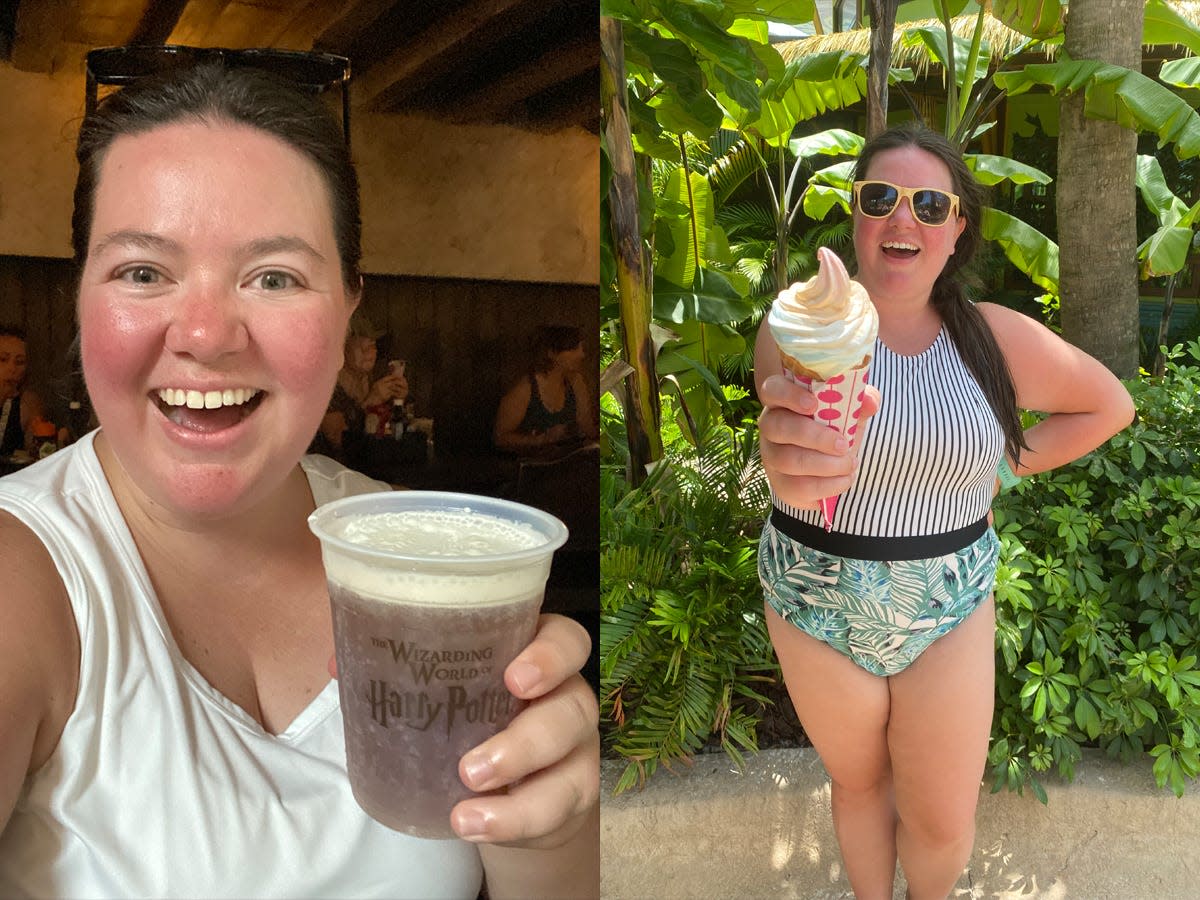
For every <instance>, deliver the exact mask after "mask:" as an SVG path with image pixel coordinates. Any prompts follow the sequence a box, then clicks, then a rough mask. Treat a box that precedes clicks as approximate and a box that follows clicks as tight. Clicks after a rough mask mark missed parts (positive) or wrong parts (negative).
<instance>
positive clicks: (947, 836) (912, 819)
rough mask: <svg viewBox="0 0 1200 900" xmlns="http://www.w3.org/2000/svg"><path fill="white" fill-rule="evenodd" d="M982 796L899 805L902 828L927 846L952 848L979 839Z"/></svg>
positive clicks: (898, 813)
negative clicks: (977, 826)
mask: <svg viewBox="0 0 1200 900" xmlns="http://www.w3.org/2000/svg"><path fill="white" fill-rule="evenodd" d="M978 800H979V797H978V795H977V794H972V795H971V796H970V797H954V798H941V800H940V801H933V800H932V799H931V800H930V801H929V802H917V803H905V802H903V801H901V802H899V803H898V804H897V809H896V812H897V815H898V816H899V818H900V824H901V827H902V828H903V829H904V830H905V831H906V832H908V834H909V836H910V837H911V838H912V839H913V840H915V841H916V842H917V843H919V844H920V845H921V846H923V847H929V848H938V847H950V846H954V845H955V844H959V843H962V842H964V841H965V842H967V843H973V842H974V839H975V811H976V808H977V806H978Z"/></svg>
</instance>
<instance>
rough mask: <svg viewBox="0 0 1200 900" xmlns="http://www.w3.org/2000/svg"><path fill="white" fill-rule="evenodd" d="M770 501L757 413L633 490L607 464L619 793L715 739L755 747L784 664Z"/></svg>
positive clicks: (605, 532) (608, 616)
mask: <svg viewBox="0 0 1200 900" xmlns="http://www.w3.org/2000/svg"><path fill="white" fill-rule="evenodd" d="M664 418H666V417H664ZM769 502H770V500H769V494H768V492H767V486H766V479H765V477H764V475H763V471H762V465H761V463H760V462H759V461H758V455H757V429H755V428H754V427H753V420H750V421H745V422H742V423H740V424H739V425H738V426H737V427H735V428H731V427H729V426H727V425H725V424H723V423H722V424H718V425H716V426H714V427H712V428H710V430H709V431H708V432H707V433H706V435H705V436H704V438H703V440H701V441H700V442H699V445H698V446H697V447H695V448H693V447H692V446H691V445H690V444H689V443H687V442H686V441H683V440H674V441H672V442H671V444H670V445H669V451H668V453H667V456H666V457H665V458H664V460H663V461H662V462H660V463H659V464H658V466H657V467H656V468H655V469H654V471H653V473H652V474H651V475H650V477H649V478H648V479H647V480H646V481H645V483H644V484H642V485H641V486H640V487H639V488H637V489H636V490H633V491H630V490H629V488H628V485H627V484H626V483H625V482H624V479H623V478H621V477H620V476H619V475H618V474H617V473H616V472H615V471H613V470H612V469H606V470H605V472H604V474H603V477H602V480H601V504H600V505H601V560H600V596H601V624H600V654H601V715H602V721H603V723H604V728H603V731H604V742H605V747H606V749H607V750H608V751H609V752H611V753H616V754H619V755H620V756H621V757H623V758H625V759H626V760H627V761H628V765H627V766H626V768H625V771H624V773H623V774H622V777H621V778H620V781H619V784H618V786H617V790H618V792H620V791H624V790H627V789H628V788H630V787H633V786H634V785H640V784H641V783H642V782H644V781H645V779H646V778H647V777H648V776H649V775H651V774H653V772H654V771H655V770H656V769H657V767H658V766H659V764H663V765H665V766H668V767H669V766H670V765H671V763H672V762H675V761H679V762H688V761H690V759H691V757H692V756H693V754H695V753H696V752H697V751H699V750H700V749H702V748H703V747H704V745H705V744H706V743H707V742H708V741H709V740H710V739H711V738H712V737H713V736H714V735H715V736H716V737H717V738H718V739H719V741H720V744H721V747H722V748H723V749H724V750H725V752H726V753H728V754H729V756H730V757H732V758H733V759H734V760H735V761H737V762H739V763H740V761H741V759H742V757H741V753H742V751H743V750H750V751H754V750H756V749H757V743H756V734H755V726H756V723H757V722H758V720H759V716H760V713H761V709H762V704H763V703H765V702H766V701H765V699H764V698H763V697H762V696H761V695H760V694H759V693H758V692H757V691H756V690H755V687H756V685H761V684H762V683H763V682H767V681H774V680H775V673H777V671H778V666H777V665H776V663H775V657H774V653H773V651H772V650H771V645H770V639H769V638H768V636H767V629H766V623H765V622H764V620H763V607H762V589H761V587H760V586H759V582H758V574H757V561H756V551H757V543H758V534H759V531H760V530H761V528H762V521H763V517H764V515H765V511H766V509H767V508H768V504H769Z"/></svg>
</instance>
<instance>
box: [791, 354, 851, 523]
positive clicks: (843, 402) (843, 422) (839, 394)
mask: <svg viewBox="0 0 1200 900" xmlns="http://www.w3.org/2000/svg"><path fill="white" fill-rule="evenodd" d="M783 372H784V374H785V375H786V376H787V377H788V378H790V379H791V380H792V381H795V382H799V383H800V384H805V385H808V386H809V388H810V389H811V390H812V392H813V393H814V394H816V396H817V404H818V406H817V411H816V412H815V413H814V414H813V418H814V419H816V420H817V421H818V422H823V423H824V424H825V425H827V426H828V427H830V428H832V429H833V430H834V431H836V432H838V434H840V435H841V436H842V437H844V438H845V439H846V441H847V443H849V445H850V446H851V447H853V446H854V444H855V441H856V440H857V438H858V431H859V427H858V426H859V417H860V415H861V414H862V405H863V396H864V390H865V388H866V386H867V369H866V367H863V368H861V369H851V370H850V371H849V372H844V373H843V374H841V375H834V376H833V377H832V378H830V379H829V380H828V381H819V380H817V379H813V378H806V377H804V376H803V375H797V374H796V373H795V372H793V371H792V370H791V369H789V368H787V367H786V366H785V367H784V370H783ZM837 503H838V497H837V496H833V497H826V498H825V499H824V500H822V501H821V517H822V518H823V519H824V520H825V530H826V531H831V530H832V529H833V514H834V512H835V511H836V510H837Z"/></svg>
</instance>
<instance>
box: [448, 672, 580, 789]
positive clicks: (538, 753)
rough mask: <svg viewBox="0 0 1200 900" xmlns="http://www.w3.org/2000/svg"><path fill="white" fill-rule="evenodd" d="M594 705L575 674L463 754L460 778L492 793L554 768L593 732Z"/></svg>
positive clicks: (467, 783)
mask: <svg viewBox="0 0 1200 900" xmlns="http://www.w3.org/2000/svg"><path fill="white" fill-rule="evenodd" d="M598 722H599V705H598V704H597V702H596V696H595V694H593V693H592V689H591V687H590V686H589V685H588V684H587V682H586V681H584V680H583V678H582V677H581V676H579V675H575V676H573V677H572V678H571V679H569V680H568V681H567V682H566V683H564V684H561V685H559V686H558V687H556V688H555V689H554V690H552V691H551V692H550V693H549V694H546V695H545V696H543V697H541V698H540V699H538V700H536V701H535V702H533V703H531V704H530V705H529V706H528V707H527V708H526V709H524V710H523V711H522V712H521V713H520V714H519V715H518V716H517V717H516V718H515V719H513V720H512V722H511V723H510V724H509V726H508V727H507V728H505V729H504V730H503V731H501V732H500V733H499V734H496V735H493V736H492V737H490V738H488V739H487V740H486V741H484V742H483V743H482V744H480V745H479V746H477V747H474V748H472V749H471V750H469V751H467V753H465V754H464V755H463V758H462V759H461V760H460V761H459V764H458V773H459V777H461V778H462V782H463V784H465V785H466V786H467V787H469V788H470V789H471V790H473V791H491V790H495V789H496V788H500V787H504V786H505V785H507V784H512V783H513V782H515V781H517V780H519V779H521V778H525V777H526V776H528V775H531V774H533V773H534V772H537V771H539V770H541V769H545V768H548V767H551V766H553V765H554V764H555V763H557V762H558V761H559V760H561V759H563V758H564V757H567V756H569V755H570V754H572V753H573V752H574V751H575V750H576V749H577V748H578V747H580V746H586V745H587V744H588V743H590V742H591V741H592V740H593V739H594V738H595V737H596V736H597V734H598V730H597V724H598Z"/></svg>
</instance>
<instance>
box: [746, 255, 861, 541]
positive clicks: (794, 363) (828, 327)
mask: <svg viewBox="0 0 1200 900" xmlns="http://www.w3.org/2000/svg"><path fill="white" fill-rule="evenodd" d="M817 260H818V263H819V265H818V270H817V274H816V275H814V276H813V277H812V278H810V279H809V280H808V281H805V282H803V283H798V284H793V285H792V286H791V287H789V288H786V289H785V290H783V291H781V292H780V293H779V296H777V297H776V298H775V300H774V302H773V303H772V304H771V310H770V313H769V314H768V315H767V318H766V320H765V321H764V326H765V327H763V328H761V329H760V330H759V339H758V341H757V343H756V345H755V371H756V373H757V375H756V377H757V378H758V387H759V397H760V398H761V399H762V401H763V404H764V406H767V407H768V410H769V408H770V404H769V402H768V398H767V397H764V396H763V393H762V390H763V384H764V382H765V380H766V376H768V375H771V374H774V373H781V375H782V377H783V378H784V379H785V380H788V381H793V382H796V383H797V384H798V385H799V386H802V387H805V388H807V389H808V390H807V393H808V397H809V400H808V401H805V400H804V399H803V398H797V400H796V402H798V403H800V404H801V406H802V408H801V409H793V411H794V412H798V413H799V414H800V415H801V416H804V415H808V416H811V417H812V418H813V419H814V420H815V421H816V424H818V425H819V426H820V427H822V428H823V429H825V430H826V431H829V432H831V434H830V435H822V436H821V439H822V440H824V441H825V442H828V441H829V440H830V439H832V441H833V447H834V450H835V452H846V453H848V452H849V451H850V450H852V449H853V448H854V447H855V446H856V445H860V444H861V441H860V440H859V438H860V437H861V431H862V426H863V424H864V422H865V421H866V419H867V417H869V416H870V415H871V413H872V412H874V408H877V406H878V404H877V403H874V404H872V402H871V401H869V400H868V393H867V391H866V386H867V376H868V367H869V365H870V362H871V358H872V356H873V354H874V352H875V338H876V335H877V334H878V332H879V316H878V314H877V313H876V310H875V305H874V304H873V303H872V302H871V298H870V297H869V296H868V295H867V291H866V289H865V288H863V286H862V285H861V284H858V283H857V282H855V281H852V280H851V279H850V276H849V275H848V274H847V273H846V267H845V266H844V265H843V264H842V261H841V260H840V259H839V258H838V256H837V254H836V253H834V252H833V251H832V250H830V249H829V248H828V247H821V248H820V249H818V250H817ZM875 396H877V395H872V400H874V399H875ZM781 399H782V402H784V403H785V404H786V403H787V400H786V398H781ZM814 401H815V402H814ZM810 404H811V408H810ZM780 438H782V439H783V443H787V440H786V439H787V435H786V433H781V434H780ZM769 441H771V437H770V435H766V436H764V439H763V443H767V442H769ZM773 449H774V448H773ZM775 455H776V454H774V452H773V451H772V452H768V451H765V450H764V453H763V458H764V463H765V464H766V465H767V466H768V477H770V468H769V467H770V465H771V463H770V462H768V456H771V457H774V456H775ZM787 455H788V454H786V453H785V454H781V455H779V459H780V461H781V462H782V463H784V465H785V466H786V465H787V464H788V462H791V463H793V464H794V463H795V462H797V461H798V460H795V459H794V458H793V459H791V460H788V459H787ZM791 456H792V457H794V456H795V454H794V453H793V454H791ZM785 471H786V470H785ZM787 474H788V476H790V477H797V476H799V477H806V476H807V477H811V476H808V473H798V472H793V471H789V472H788V473H787ZM814 474H815V473H814ZM776 480H777V479H772V481H771V484H772V487H776V496H777V497H780V499H783V501H784V502H785V503H789V500H788V499H787V498H786V495H785V494H782V493H781V492H780V490H779V489H778V487H777V486H776ZM818 484H819V482H818ZM805 485H806V487H807V486H812V487H815V486H816V485H815V484H813V483H811V482H806V483H805ZM848 486H849V485H848V483H847V485H846V487H848ZM829 487H830V488H832V487H833V485H829ZM846 487H842V488H841V489H840V490H837V491H834V492H832V493H828V494H824V495H822V496H820V497H818V498H817V506H818V507H819V508H820V510H821V514H822V518H823V519H824V522H825V528H826V529H830V528H831V527H832V525H833V516H834V510H835V509H836V505H837V498H838V496H839V495H840V494H841V493H843V492H844V491H845V489H846ZM790 505H792V506H794V507H798V508H812V507H811V506H810V503H791V504H790Z"/></svg>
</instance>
